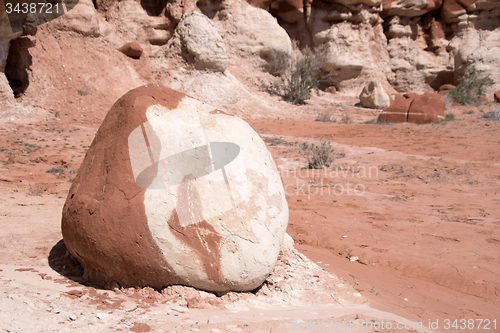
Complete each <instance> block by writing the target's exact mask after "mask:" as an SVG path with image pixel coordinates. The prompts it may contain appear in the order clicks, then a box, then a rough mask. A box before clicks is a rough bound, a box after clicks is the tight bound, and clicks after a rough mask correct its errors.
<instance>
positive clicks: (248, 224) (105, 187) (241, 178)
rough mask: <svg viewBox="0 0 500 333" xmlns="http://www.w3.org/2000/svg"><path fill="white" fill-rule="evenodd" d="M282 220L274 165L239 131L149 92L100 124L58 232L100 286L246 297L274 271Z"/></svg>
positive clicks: (178, 96) (235, 122) (187, 101)
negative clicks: (244, 294)
mask: <svg viewBox="0 0 500 333" xmlns="http://www.w3.org/2000/svg"><path fill="white" fill-rule="evenodd" d="M287 223H288V206H287V202H286V199H285V191H284V189H283V185H282V183H281V178H280V175H279V173H278V170H277V167H276V164H275V162H274V159H273V157H272V155H271V154H270V153H269V151H268V150H267V147H266V145H265V143H264V142H263V141H262V139H261V138H260V137H259V135H258V134H257V133H256V132H255V131H254V130H253V129H252V128H251V127H250V126H249V125H248V124H247V123H246V122H244V121H243V120H241V119H239V118H237V117H233V116H231V115H227V114H225V113H224V112H222V111H218V110H215V109H214V108H212V107H210V106H208V105H206V104H203V103H201V102H198V101H196V100H194V99H192V98H191V97H189V96H187V95H185V94H182V93H180V92H177V91H174V90H171V89H168V88H164V87H160V86H157V85H147V86H143V87H140V88H137V89H134V90H132V91H130V92H128V93H127V94H125V95H124V96H123V97H122V98H120V99H119V100H118V101H117V102H116V103H115V104H114V105H113V107H112V108H111V110H110V111H109V112H108V114H107V116H106V118H105V119H104V121H103V123H102V124H101V126H100V128H99V130H98V132H97V134H96V136H95V138H94V141H93V142H92V144H91V146H90V148H89V150H88V152H87V154H86V156H85V159H84V161H83V163H82V165H81V167H80V170H79V172H78V174H77V176H76V178H75V180H74V182H73V184H72V186H71V188H70V191H69V194H68V197H67V199H66V203H65V205H64V208H63V216H62V233H63V237H64V241H65V244H66V246H67V248H68V250H69V252H70V253H71V254H72V256H73V257H75V258H76V259H77V260H78V261H79V262H80V263H81V265H82V267H83V269H84V279H86V280H87V281H89V282H91V283H93V284H96V285H98V286H101V287H105V288H106V287H108V288H109V287H110V286H113V285H116V283H118V284H119V285H120V286H122V287H129V286H133V287H144V286H151V287H154V288H157V289H161V288H163V287H165V286H168V285H173V284H181V285H186V286H191V287H195V288H199V289H204V290H209V291H228V290H234V291H248V290H253V289H255V288H256V287H258V286H259V285H260V284H262V282H264V280H265V279H266V278H267V276H268V275H269V274H270V272H271V271H272V269H273V268H274V265H275V263H276V259H277V257H278V254H279V251H280V245H281V243H282V241H283V238H284V236H285V230H286V226H287Z"/></svg>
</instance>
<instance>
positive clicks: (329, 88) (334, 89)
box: [325, 86, 337, 94]
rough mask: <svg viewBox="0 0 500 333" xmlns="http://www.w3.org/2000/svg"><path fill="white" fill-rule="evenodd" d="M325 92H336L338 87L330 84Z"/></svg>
mask: <svg viewBox="0 0 500 333" xmlns="http://www.w3.org/2000/svg"><path fill="white" fill-rule="evenodd" d="M325 92H327V93H330V94H335V93H336V92H337V88H335V86H330V87H328V88H326V89H325Z"/></svg>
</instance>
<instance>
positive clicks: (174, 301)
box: [0, 94, 500, 332]
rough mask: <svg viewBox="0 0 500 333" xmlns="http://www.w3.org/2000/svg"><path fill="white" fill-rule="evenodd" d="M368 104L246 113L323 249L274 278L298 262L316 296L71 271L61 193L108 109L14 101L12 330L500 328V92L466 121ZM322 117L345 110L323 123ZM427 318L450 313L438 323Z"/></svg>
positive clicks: (328, 102)
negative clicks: (323, 165)
mask: <svg viewBox="0 0 500 333" xmlns="http://www.w3.org/2000/svg"><path fill="white" fill-rule="evenodd" d="M355 103H356V101H355V100H354V99H349V98H344V99H341V98H339V97H336V96H335V95H330V94H322V95H321V96H319V97H314V98H313V99H312V100H311V101H310V103H309V104H308V105H307V106H304V107H303V109H302V110H304V111H303V112H302V113H296V112H295V113H293V115H292V114H289V115H288V116H284V117H279V118H277V117H274V119H269V118H266V117H265V115H264V116H260V117H259V118H254V119H249V118H248V117H247V118H248V119H246V120H247V121H248V122H249V123H250V124H251V125H252V127H253V128H254V129H255V130H256V131H257V132H258V133H259V134H260V135H261V136H262V138H263V139H264V140H265V141H266V142H267V144H268V146H269V149H270V150H271V152H272V153H273V155H274V156H275V158H276V161H277V163H278V166H279V168H280V170H281V172H282V179H283V182H284V185H285V188H286V191H287V199H288V203H289V207H290V221H289V227H288V233H289V234H290V235H291V236H292V238H293V239H294V241H295V246H296V249H298V250H299V251H300V252H301V253H303V254H305V255H306V256H307V257H308V258H310V259H311V260H312V262H308V261H307V260H306V258H305V257H303V256H300V255H299V254H297V253H295V254H294V255H293V258H295V259H293V260H295V261H296V263H295V264H294V265H295V266H293V267H295V269H296V271H294V272H291V271H287V272H286V273H284V272H285V270H284V268H283V267H288V266H286V263H284V262H280V263H279V265H278V266H279V267H281V268H280V269H282V270H281V271H279V272H277V274H276V276H275V277H274V278H276V281H275V282H276V284H279V283H278V282H279V281H281V280H282V279H283V277H281V278H280V274H284V275H285V277H286V278H287V279H286V281H285V285H286V284H287V283H288V284H289V285H292V286H293V283H292V282H290V281H292V280H293V279H294V274H295V275H296V277H300V280H301V283H302V284H300V283H299V285H301V286H303V285H306V284H307V283H309V285H310V288H312V289H309V290H308V291H307V292H305V293H303V294H302V296H297V295H295V294H294V293H293V288H291V289H286V288H282V289H280V292H279V293H277V294H276V293H274V294H272V295H274V296H272V295H271V294H269V295H271V296H269V295H266V290H264V288H263V289H261V291H259V292H258V293H257V295H253V294H245V295H238V294H234V293H230V294H227V295H225V296H222V297H216V296H215V295H212V294H208V293H204V294H203V295H202V293H198V292H196V291H193V290H183V289H182V288H181V289H180V290H177V289H175V288H173V289H171V290H169V291H168V292H164V293H159V292H157V291H154V290H151V289H143V290H132V289H127V290H118V289H117V290H114V291H104V290H96V289H94V288H92V287H91V286H85V285H82V284H80V283H78V282H77V281H74V280H77V279H74V278H73V279H71V274H65V276H64V275H61V274H60V272H62V273H64V268H61V266H57V265H55V264H54V260H53V259H54V256H55V255H56V254H57V252H58V250H59V249H60V246H61V243H60V241H61V239H62V236H61V232H60V216H61V210H62V206H63V204H64V201H65V198H66V194H67V192H68V189H69V187H70V185H71V180H72V178H73V177H74V176H75V174H76V172H77V170H78V168H79V165H80V163H81V161H82V160H83V158H84V156H85V151H86V148H87V147H88V146H89V145H90V143H91V141H92V139H93V136H94V134H95V132H96V130H97V128H98V126H99V123H100V121H101V120H102V118H103V115H104V113H102V112H101V113H97V114H91V113H89V114H88V115H87V116H86V117H83V116H81V117H76V116H75V115H74V114H72V113H70V112H68V113H62V112H55V111H53V112H49V111H45V110H42V109H37V108H34V109H26V108H23V107H19V108H14V109H12V110H10V111H9V112H8V113H4V114H3V115H2V119H1V120H0V121H1V126H0V160H1V161H2V164H1V165H0V184H1V185H0V193H1V198H2V199H3V200H2V201H1V202H0V207H1V208H0V285H1V287H0V288H1V289H0V290H1V293H0V298H1V301H0V328H2V331H4V332H54V331H57V332H59V331H61V332H63V331H77V332H97V331H99V332H103V331H124V332H126V331H133V332H148V331H151V332H172V331H180V332H189V331H191V332H196V331H198V332H239V331H248V332H287V331H290V332H294V331H304V330H305V331H325V330H323V329H320V328H318V327H316V328H315V329H310V330H309V329H308V330H306V328H307V327H306V324H307V323H308V322H312V321H321V320H326V322H327V323H336V322H338V323H342V322H344V323H348V322H349V321H350V320H351V321H353V320H354V321H355V320H357V319H364V320H367V321H369V322H371V323H379V322H380V321H382V320H385V321H386V323H387V322H390V323H394V325H395V323H397V322H422V323H423V324H424V325H425V327H424V329H421V330H418V329H412V328H410V329H403V330H400V329H395V328H394V327H392V328H391V329H387V327H386V328H371V329H370V328H368V327H357V328H358V329H357V330H356V332H358V331H359V332H396V331H397V332H416V331H421V332H458V331H460V332H500V298H499V296H500V295H499V294H500V289H499V288H500V278H499V276H500V259H499V254H500V205H499V203H500V183H499V179H500V148H499V144H500V121H494V120H486V119H484V117H483V116H484V114H485V113H486V112H490V111H493V110H495V109H496V110H498V109H499V107H498V104H497V105H495V104H487V105H482V106H478V107H470V106H469V107H448V110H447V112H452V113H453V114H454V115H455V120H452V121H447V122H440V123H434V124H429V125H415V124H408V123H404V124H389V125H388V124H385V125H383V124H370V123H366V122H367V121H370V120H373V119H375V118H376V116H377V113H378V111H375V110H369V109H363V108H358V107H356V106H355ZM285 114H286V113H285ZM324 114H328V115H331V116H332V117H333V118H335V119H336V120H337V122H318V121H315V119H316V117H318V116H319V115H324ZM346 115H349V117H348V118H349V119H348V118H347V117H345V116H346ZM349 122H351V123H349ZM321 140H328V141H329V142H331V144H332V146H333V147H334V149H335V151H336V152H337V153H338V154H337V158H336V159H335V160H334V162H333V164H332V166H331V167H330V168H329V169H324V170H314V171H313V170H308V169H303V167H304V166H305V165H306V161H305V159H304V157H303V156H302V155H301V152H300V145H301V144H302V143H304V142H307V143H319V142H320V141H321ZM89 181H91V180H89ZM51 256H52V258H51ZM314 263H316V264H317V265H318V266H319V267H321V268H322V269H324V271H322V270H320V269H319V267H318V266H316V265H315V264H314ZM280 265H281V266H280ZM301 265H302V266H301ZM51 266H52V267H51ZM290 267H292V266H290ZM53 268H55V269H53ZM66 273H67V272H66ZM278 273H279V274H278ZM309 279H310V280H311V281H309ZM304 281H305V282H304ZM308 281H309V282H308ZM297 283H298V282H297ZM316 285H318V286H321V288H320V289H317V290H320V291H324V290H329V291H330V292H332V293H334V294H336V295H337V298H335V297H333V299H334V302H332V301H331V300H330V301H329V302H326V301H324V300H323V299H321V297H319V296H318V293H317V292H315V290H316V289H314V288H315V287H314V286H316ZM299 289H300V288H299ZM285 290H288V291H287V292H285ZM193 292H194V293H195V294H193ZM299 292H300V290H299ZM285 294H287V295H288V296H286V297H289V298H286V297H285V298H284V299H283V297H282V296H283V295H285ZM280 297H281V298H280ZM304 297H306V298H307V297H309V300H307V299H304ZM200 299H201V300H202V301H201V302H200V301H199V300H200ZM200 304H201V305H200ZM372 320H373V321H372ZM455 320H457V322H455V325H458V326H455V327H454V326H453V323H454V321H455ZM461 320H462V321H461ZM464 320H465V323H466V327H465V328H464V326H463V323H464ZM429 321H430V322H432V323H436V322H437V324H438V326H434V327H433V328H432V329H429V328H427V325H428V324H429ZM299 323H302V324H301V325H302V326H300V325H299ZM471 323H472V324H471ZM332 325H333V324H332ZM447 325H448V326H447ZM495 325H496V326H495ZM339 327H340V326H339ZM300 328H304V329H300ZM351 328H352V327H350V328H347V326H346V327H344V329H336V328H335V327H333V326H328V327H327V329H326V331H339V332H342V331H344V332H347V331H352V329H351ZM457 328H458V329H457Z"/></svg>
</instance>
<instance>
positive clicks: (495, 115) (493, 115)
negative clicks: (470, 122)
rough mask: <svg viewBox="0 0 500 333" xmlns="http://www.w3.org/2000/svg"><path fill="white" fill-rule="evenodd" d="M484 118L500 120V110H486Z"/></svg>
mask: <svg viewBox="0 0 500 333" xmlns="http://www.w3.org/2000/svg"><path fill="white" fill-rule="evenodd" d="M483 118H484V119H488V120H500V110H495V111H491V112H486V113H485V114H484V116H483Z"/></svg>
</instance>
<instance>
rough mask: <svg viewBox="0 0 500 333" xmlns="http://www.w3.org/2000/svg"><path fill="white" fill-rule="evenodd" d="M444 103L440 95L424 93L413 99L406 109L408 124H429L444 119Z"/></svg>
mask: <svg viewBox="0 0 500 333" xmlns="http://www.w3.org/2000/svg"><path fill="white" fill-rule="evenodd" d="M445 106H446V103H445V101H444V100H443V98H442V97H441V95H440V94H436V93H425V94H423V95H419V96H417V97H415V98H414V99H413V101H412V102H411V105H410V108H409V109H408V122H410V123H415V124H429V123H432V122H435V121H439V120H443V119H444V109H445Z"/></svg>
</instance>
